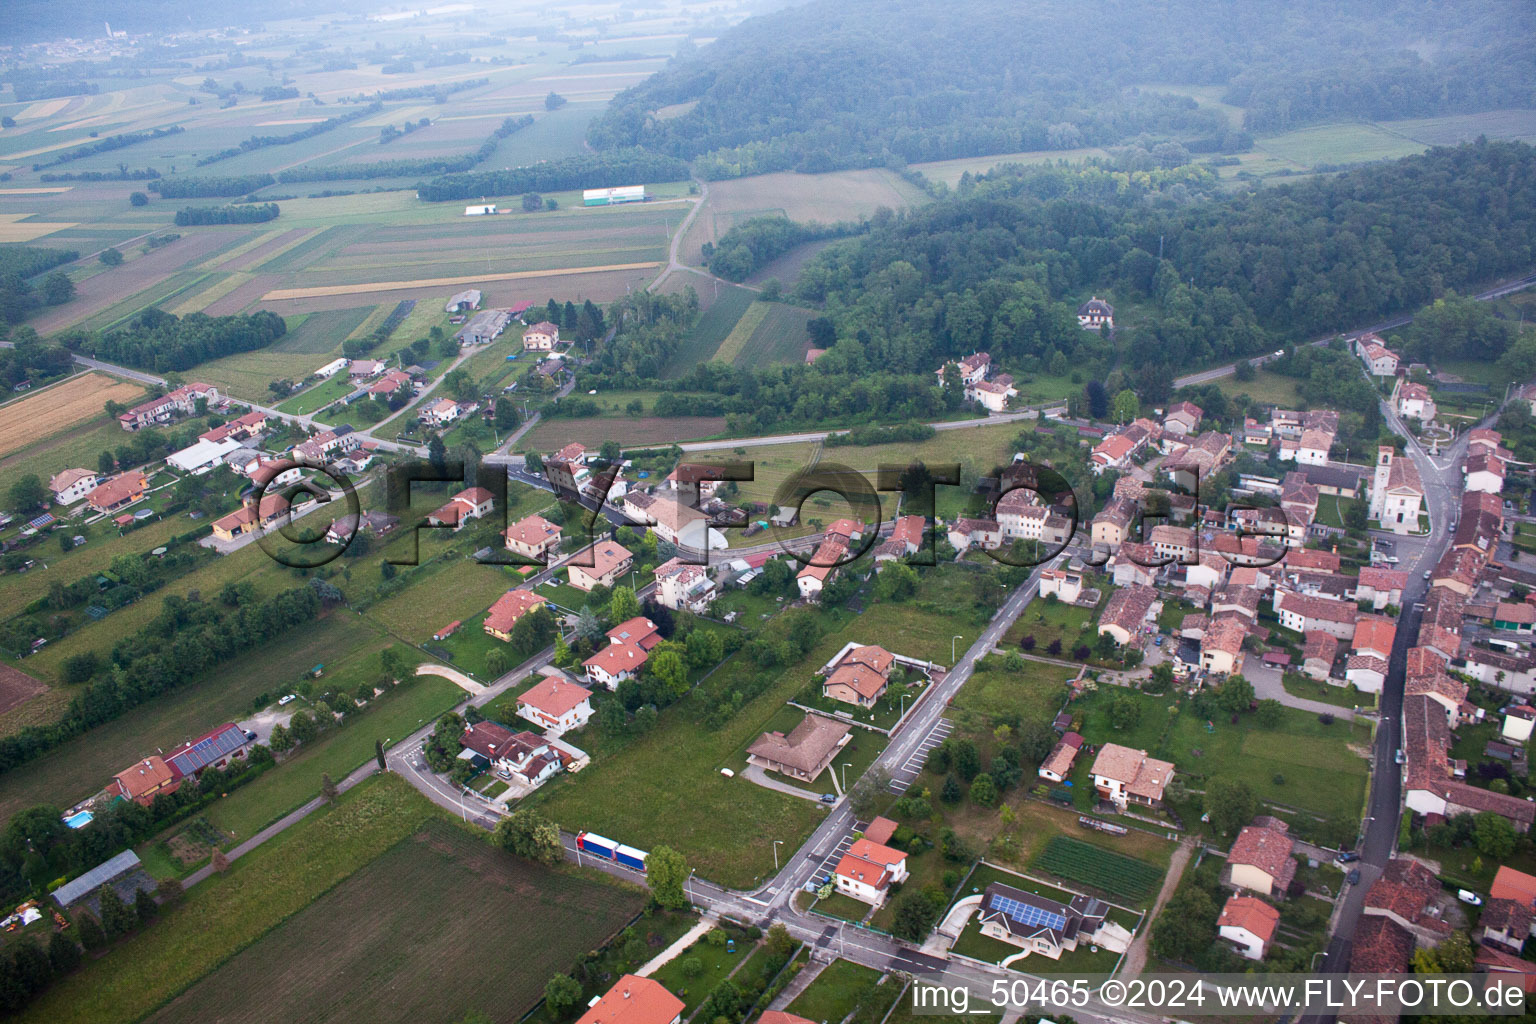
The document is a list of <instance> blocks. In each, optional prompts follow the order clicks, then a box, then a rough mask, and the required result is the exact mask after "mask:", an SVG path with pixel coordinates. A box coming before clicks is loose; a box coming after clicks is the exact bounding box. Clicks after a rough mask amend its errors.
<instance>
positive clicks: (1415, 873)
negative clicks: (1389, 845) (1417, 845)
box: [1361, 857, 1455, 946]
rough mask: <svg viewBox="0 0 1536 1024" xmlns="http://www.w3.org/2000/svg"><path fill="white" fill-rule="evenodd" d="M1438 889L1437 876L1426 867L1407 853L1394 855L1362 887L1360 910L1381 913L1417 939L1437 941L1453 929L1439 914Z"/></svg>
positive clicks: (1428, 941)
mask: <svg viewBox="0 0 1536 1024" xmlns="http://www.w3.org/2000/svg"><path fill="white" fill-rule="evenodd" d="M1442 892H1443V890H1442V889H1441V887H1440V880H1439V879H1438V878H1436V877H1435V873H1434V872H1433V871H1431V870H1430V869H1429V868H1427V867H1425V866H1424V865H1423V864H1421V863H1419V862H1418V861H1416V860H1411V859H1409V858H1407V857H1394V858H1392V859H1391V860H1389V861H1387V866H1386V867H1384V868H1383V869H1382V871H1381V877H1379V878H1378V879H1376V881H1375V882H1373V883H1371V887H1370V889H1368V890H1366V893H1365V906H1364V907H1362V908H1361V913H1362V914H1363V915H1365V916H1367V917H1385V918H1387V919H1388V920H1389V921H1391V922H1392V923H1393V924H1395V925H1397V926H1398V927H1399V928H1402V929H1404V930H1406V931H1407V932H1408V933H1409V934H1411V935H1413V936H1414V938H1415V939H1417V940H1418V941H1419V942H1421V943H1424V944H1425V945H1430V946H1434V945H1438V944H1439V943H1440V941H1441V940H1442V939H1444V938H1445V937H1446V936H1447V935H1449V934H1450V933H1451V932H1453V931H1455V929H1454V928H1452V927H1451V925H1450V923H1449V922H1448V921H1445V920H1444V919H1442V918H1441V916H1440V899H1441V894H1442Z"/></svg>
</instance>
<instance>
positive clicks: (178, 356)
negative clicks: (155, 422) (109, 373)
mask: <svg viewBox="0 0 1536 1024" xmlns="http://www.w3.org/2000/svg"><path fill="white" fill-rule="evenodd" d="M287 331H288V325H287V324H286V323H284V321H283V318H282V317H280V316H278V315H277V314H276V313H272V312H268V311H266V310H262V311H260V312H257V313H239V314H235V315H233V316H208V315H207V314H206V313H188V314H187V315H186V316H184V317H176V316H173V315H172V314H170V313H167V312H165V311H164V310H160V309H155V308H153V307H151V308H150V309H146V310H144V312H142V313H140V314H138V315H137V316H135V317H134V318H133V319H132V320H130V321H129V322H128V323H127V324H126V325H125V326H123V327H120V328H118V329H116V330H113V331H109V332H107V333H105V334H100V335H97V334H91V333H83V332H76V333H73V334H68V335H65V336H64V339H63V340H64V343H65V344H67V345H68V346H69V347H70V348H72V349H75V350H76V351H79V352H84V353H85V354H86V355H89V356H91V357H93V358H95V359H104V360H106V361H107V362H111V363H119V364H122V365H124V366H134V367H138V368H139V369H143V370H154V371H156V372H158V373H165V372H167V371H180V370H189V369H191V368H192V367H194V366H196V365H197V364H198V363H202V362H206V361H208V360H209V359H217V358H219V357H220V356H227V355H233V354H234V353H236V352H250V351H252V350H253V349H258V348H264V347H266V346H267V345H270V344H272V343H273V342H274V341H276V340H277V339H278V338H281V337H282V336H283V335H284V334H286V333H287Z"/></svg>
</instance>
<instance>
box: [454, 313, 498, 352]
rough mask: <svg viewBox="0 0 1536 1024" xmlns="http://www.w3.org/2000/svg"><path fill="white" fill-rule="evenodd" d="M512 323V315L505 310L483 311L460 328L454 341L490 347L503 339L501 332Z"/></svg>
mask: <svg viewBox="0 0 1536 1024" xmlns="http://www.w3.org/2000/svg"><path fill="white" fill-rule="evenodd" d="M511 322H512V314H511V313H509V312H507V311H506V310H504V309H482V310H481V311H480V312H478V313H476V314H475V315H474V316H472V317H470V318H469V323H467V324H465V325H464V326H463V327H460V328H459V331H458V333H457V334H455V335H454V339H455V340H457V341H458V343H459V344H460V345H489V344H490V343H491V342H493V341H495V340H496V339H497V338H499V337H501V332H502V331H504V330H506V329H507V324H509V323H511Z"/></svg>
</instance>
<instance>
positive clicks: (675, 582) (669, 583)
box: [656, 558, 715, 615]
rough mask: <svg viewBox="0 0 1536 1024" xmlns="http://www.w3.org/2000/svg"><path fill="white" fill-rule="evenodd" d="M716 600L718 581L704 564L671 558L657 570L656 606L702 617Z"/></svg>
mask: <svg viewBox="0 0 1536 1024" xmlns="http://www.w3.org/2000/svg"><path fill="white" fill-rule="evenodd" d="M714 599H715V584H714V581H713V580H711V579H710V578H709V575H708V574H707V573H706V572H705V571H704V567H703V566H702V565H685V564H684V563H683V562H682V560H681V559H677V558H671V559H668V560H667V561H665V562H663V563H662V564H661V565H659V566H657V567H656V603H657V604H660V605H661V606H662V607H664V608H671V609H672V610H673V611H683V610H687V611H690V612H693V613H694V614H695V615H701V614H703V613H704V612H705V611H706V610H707V609H708V608H709V605H710V602H711V601H713V600H714Z"/></svg>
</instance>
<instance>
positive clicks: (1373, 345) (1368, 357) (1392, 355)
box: [1355, 334, 1400, 377]
mask: <svg viewBox="0 0 1536 1024" xmlns="http://www.w3.org/2000/svg"><path fill="white" fill-rule="evenodd" d="M1355 351H1356V352H1357V353H1359V356H1360V361H1361V362H1363V363H1365V368H1366V370H1367V371H1368V372H1369V373H1370V374H1371V376H1373V377H1391V376H1393V375H1394V374H1396V373H1397V364H1398V361H1399V358H1400V357H1399V356H1398V354H1397V353H1396V352H1393V351H1392V350H1391V349H1389V348H1387V346H1385V345H1383V344H1382V342H1381V339H1380V338H1379V337H1377V336H1376V335H1374V334H1365V335H1362V336H1361V337H1360V340H1358V341H1356V342H1355Z"/></svg>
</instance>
